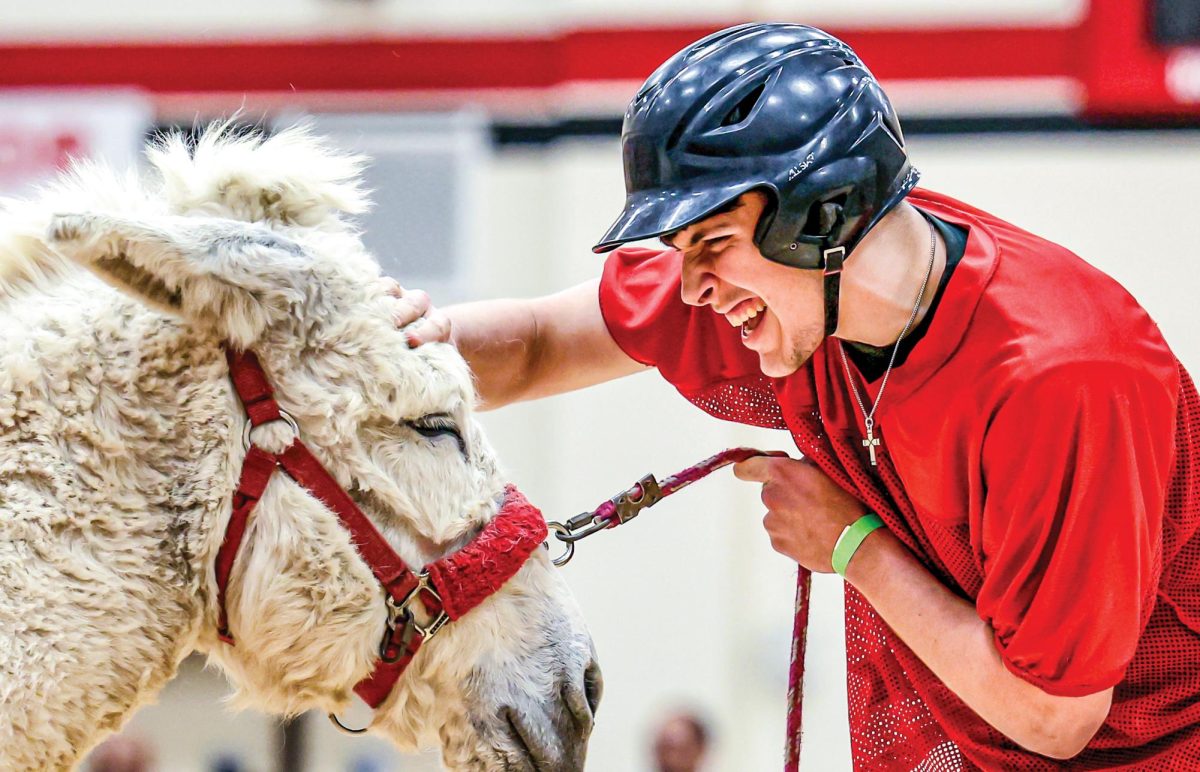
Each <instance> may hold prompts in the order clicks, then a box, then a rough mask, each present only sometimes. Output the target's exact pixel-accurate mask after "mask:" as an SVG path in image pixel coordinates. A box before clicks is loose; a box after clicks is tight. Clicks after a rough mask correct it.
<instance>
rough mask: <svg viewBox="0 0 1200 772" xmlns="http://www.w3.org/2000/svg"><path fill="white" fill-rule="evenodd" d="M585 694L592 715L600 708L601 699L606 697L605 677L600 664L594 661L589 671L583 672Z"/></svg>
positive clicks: (589, 665)
mask: <svg viewBox="0 0 1200 772" xmlns="http://www.w3.org/2000/svg"><path fill="white" fill-rule="evenodd" d="M583 693H584V695H585V696H586V697H587V704H588V708H590V709H591V711H592V715H593V716H594V715H596V709H597V708H598V707H600V698H601V697H603V696H604V676H603V675H601V674H600V663H598V662H596V660H592V661H591V662H590V663H588V666H587V670H585V671H583Z"/></svg>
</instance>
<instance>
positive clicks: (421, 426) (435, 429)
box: [408, 413, 467, 456]
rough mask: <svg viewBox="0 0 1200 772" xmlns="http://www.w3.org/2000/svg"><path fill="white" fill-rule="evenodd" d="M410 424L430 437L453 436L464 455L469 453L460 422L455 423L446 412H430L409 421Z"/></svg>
mask: <svg viewBox="0 0 1200 772" xmlns="http://www.w3.org/2000/svg"><path fill="white" fill-rule="evenodd" d="M408 425H409V427H411V428H412V430H413V431H415V432H416V433H417V434H419V435H421V436H422V437H428V438H430V439H437V438H438V437H453V438H454V441H455V442H457V443H458V449H459V451H460V452H461V453H462V454H463V455H464V456H465V455H466V454H467V443H466V442H465V441H464V440H463V437H462V432H460V431H459V430H458V424H456V423H454V419H453V418H451V417H450V416H448V415H446V414H445V413H430V414H429V415H424V416H421V417H420V418H414V419H413V420H411V421H409V422H408Z"/></svg>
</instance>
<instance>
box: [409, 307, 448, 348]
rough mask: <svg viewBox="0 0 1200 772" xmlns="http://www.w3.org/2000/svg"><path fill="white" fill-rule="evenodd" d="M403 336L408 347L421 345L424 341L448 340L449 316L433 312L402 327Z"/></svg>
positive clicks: (443, 341)
mask: <svg viewBox="0 0 1200 772" xmlns="http://www.w3.org/2000/svg"><path fill="white" fill-rule="evenodd" d="M404 337H405V339H406V340H407V341H408V346H409V348H416V347H417V346H423V345H425V344H426V343H449V342H450V317H448V316H446V315H445V314H443V313H440V312H437V311H435V312H433V314H431V315H430V316H426V317H423V318H421V319H418V320H417V321H415V322H413V323H412V324H410V325H408V326H407V327H405V328H404Z"/></svg>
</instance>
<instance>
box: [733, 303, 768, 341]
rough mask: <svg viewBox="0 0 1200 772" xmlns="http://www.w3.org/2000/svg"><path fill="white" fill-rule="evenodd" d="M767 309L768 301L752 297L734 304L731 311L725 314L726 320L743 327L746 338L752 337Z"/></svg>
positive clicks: (744, 337) (743, 335) (743, 336)
mask: <svg viewBox="0 0 1200 772" xmlns="http://www.w3.org/2000/svg"><path fill="white" fill-rule="evenodd" d="M766 310H767V304H766V303H764V302H762V301H761V300H759V299H758V298H751V299H749V300H744V301H742V302H741V303H739V304H737V305H736V306H734V307H733V308H732V309H731V310H730V312H729V313H727V314H725V320H726V321H727V322H729V324H730V325H732V326H733V327H740V328H741V330H742V339H743V340H744V339H746V338H748V337H750V334H751V333H753V332H754V330H755V329H757V328H758V325H759V324H761V323H762V320H763V317H764V316H766Z"/></svg>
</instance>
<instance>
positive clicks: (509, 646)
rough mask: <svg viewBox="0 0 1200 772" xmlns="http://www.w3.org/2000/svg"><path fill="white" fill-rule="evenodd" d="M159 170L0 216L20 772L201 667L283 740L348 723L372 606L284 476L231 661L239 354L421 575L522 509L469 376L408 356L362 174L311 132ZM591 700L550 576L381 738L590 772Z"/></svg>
mask: <svg viewBox="0 0 1200 772" xmlns="http://www.w3.org/2000/svg"><path fill="white" fill-rule="evenodd" d="M149 159H150V162H151V165H152V166H153V167H154V168H155V170H156V171H157V175H156V179H155V180H154V181H153V182H149V181H142V180H138V179H136V178H134V177H132V176H129V177H121V176H118V175H116V174H114V173H112V172H110V171H107V170H105V169H103V168H100V167H94V166H82V167H80V168H77V169H76V170H74V172H73V173H72V174H71V175H69V176H68V177H66V178H65V179H64V180H62V181H61V182H59V183H58V184H56V185H55V186H54V187H52V188H51V189H49V190H47V191H46V192H45V194H44V195H43V196H41V197H40V198H39V199H38V200H36V201H32V202H25V203H18V202H7V203H6V205H5V209H4V211H3V213H2V215H0V769H3V770H17V769H38V770H41V769H67V768H70V767H72V766H73V765H74V764H75V763H76V762H77V761H78V760H79V759H80V758H81V757H82V756H83V755H84V754H85V753H86V752H87V751H88V750H89V749H90V748H91V747H92V746H93V745H94V744H96V743H97V742H99V741H100V740H101V739H102V738H103V737H104V736H105V735H106V734H108V733H110V732H113V731H115V730H117V729H118V728H119V727H120V726H121V724H122V723H123V722H124V721H125V720H126V719H127V718H128V717H129V716H130V714H131V713H133V712H134V710H135V709H136V708H138V707H139V706H140V705H143V704H145V703H147V702H149V701H152V700H153V699H154V697H155V695H156V694H157V692H158V691H159V690H160V689H161V688H162V686H163V685H164V684H165V683H166V682H167V680H169V679H170V678H171V677H172V675H173V674H174V673H175V671H176V667H177V665H178V664H179V662H180V661H181V660H182V659H183V658H184V657H185V656H187V655H188V653H189V652H192V651H202V652H206V653H207V654H208V655H209V657H210V658H211V659H213V660H215V661H216V662H218V663H219V664H220V665H221V666H222V667H223V669H224V670H225V671H226V673H227V674H228V675H229V676H230V678H231V680H232V681H233V683H234V685H235V688H236V690H237V697H238V700H237V701H238V703H239V704H241V705H248V706H254V707H257V708H260V709H262V710H266V711H270V712H273V713H280V714H289V715H290V714H296V713H298V712H301V711H304V710H308V709H318V710H322V711H328V712H330V713H336V712H338V711H340V710H342V709H343V708H344V707H346V705H347V703H348V702H349V701H350V700H351V699H352V691H351V690H352V688H353V687H354V686H355V684H356V683H358V682H359V681H360V680H361V679H363V678H364V677H366V676H367V675H368V674H369V673H371V672H372V668H373V667H374V665H375V663H376V658H377V653H378V650H379V645H380V641H381V639H382V638H383V635H384V631H385V625H386V624H387V623H388V609H387V607H386V605H385V595H384V592H383V590H382V589H381V587H380V584H379V582H378V581H376V579H375V577H374V576H373V575H372V573H371V571H370V570H369V569H368V566H367V564H366V563H365V562H364V560H363V559H362V558H361V557H360V556H359V554H358V553H357V552H356V550H355V548H354V545H353V544H352V543H351V537H350V535H349V533H348V532H347V531H346V530H345V529H344V528H342V527H341V525H339V521H338V519H337V518H336V517H335V515H334V514H333V513H331V511H330V510H329V509H327V508H326V507H325V506H324V505H322V504H321V503H320V501H318V499H316V498H314V497H313V496H312V495H310V494H309V493H307V492H306V491H305V490H304V489H303V488H301V487H300V486H299V485H298V484H297V483H296V482H294V481H293V480H292V479H290V478H289V477H287V476H286V475H284V474H281V473H276V474H274V475H273V477H272V478H271V479H270V482H269V484H268V485H267V488H266V490H265V492H264V494H263V496H262V499H261V502H260V503H259V505H258V506H257V508H256V509H255V510H254V512H253V515H252V517H251V519H250V521H249V526H248V528H247V530H246V535H245V541H244V544H243V546H242V548H241V550H240V553H239V556H238V558H237V560H236V562H235V563H234V565H233V570H232V576H231V579H230V583H229V589H228V597H227V600H226V604H225V605H226V607H227V609H228V619H229V623H230V628H231V630H232V631H233V633H234V634H235V636H236V645H232V646H231V645H229V644H226V643H223V642H221V641H220V640H219V639H218V634H217V628H218V617H219V612H218V607H217V580H216V578H215V573H214V559H215V556H216V554H217V552H218V549H219V547H220V545H221V543H222V539H223V538H224V534H225V529H226V525H227V523H228V522H229V520H230V516H231V508H232V504H231V498H232V494H233V491H234V489H235V486H236V485H237V483H238V478H239V473H240V470H241V466H242V460H243V456H244V455H245V448H244V446H243V437H242V434H243V429H244V428H245V426H246V418H245V414H244V412H243V408H242V406H241V404H240V403H239V401H238V399H237V397H236V396H235V394H234V392H233V390H232V388H231V382H230V378H229V372H228V368H227V364H226V358H225V353H224V351H223V348H222V347H223V345H226V344H228V345H230V346H232V347H234V348H240V349H252V350H254V351H255V352H257V354H258V356H259V358H260V359H261V361H262V365H263V368H264V370H265V372H266V374H267V376H268V377H269V379H270V381H271V383H272V385H273V386H274V388H275V393H276V396H277V398H278V401H279V403H280V405H281V406H282V407H283V408H284V409H285V410H286V411H287V412H288V413H290V415H291V416H293V417H294V419H295V422H296V423H297V424H298V427H299V434H300V436H301V437H302V438H303V441H304V442H305V443H306V444H307V445H308V446H309V447H311V448H312V449H313V451H314V453H315V455H316V456H317V457H318V458H319V460H320V462H321V463H323V464H324V466H325V467H326V468H327V469H328V470H329V471H330V472H331V473H332V475H333V477H334V478H336V481H337V482H338V483H340V485H341V487H342V488H344V489H345V490H346V491H348V492H349V493H350V496H351V498H352V499H353V500H354V502H355V503H356V504H357V505H358V507H360V508H361V510H362V511H363V512H365V513H366V515H367V516H368V518H369V519H370V521H371V522H372V523H373V524H374V526H375V527H376V528H377V529H378V530H379V532H381V533H382V534H383V536H384V537H385V538H386V541H387V543H389V544H390V545H391V547H392V548H393V549H394V550H395V552H396V553H398V555H399V556H400V557H402V558H403V559H404V561H405V562H407V563H408V565H410V566H413V567H415V568H418V569H419V568H420V567H421V566H423V565H425V564H427V563H429V562H430V561H432V560H434V559H436V558H439V557H441V556H443V555H446V554H448V553H452V552H454V551H455V550H457V549H459V548H461V547H462V546H463V545H464V544H466V543H468V542H470V541H471V539H472V538H473V537H474V536H475V534H476V533H478V532H479V530H480V529H481V528H482V527H483V526H484V525H485V524H486V523H488V522H489V521H490V520H491V519H492V518H493V516H494V515H495V513H496V512H497V509H498V507H499V505H500V502H501V500H502V499H503V498H504V484H503V480H502V478H501V476H500V473H499V471H498V470H497V466H496V462H495V459H494V456H493V452H492V450H491V449H490V448H489V446H488V445H487V443H486V441H485V439H484V437H483V436H482V434H481V432H480V430H479V429H478V427H477V426H476V424H475V423H474V422H473V420H472V417H471V411H472V402H473V399H474V394H473V390H472V384H471V377H470V374H469V372H468V370H467V368H466V366H465V364H464V363H463V361H462V359H461V358H460V357H459V356H458V355H457V353H456V352H455V350H454V349H452V348H451V347H449V346H445V345H427V346H422V347H420V348H419V349H417V350H409V349H408V347H407V346H406V344H405V341H404V340H403V336H402V335H400V334H399V333H397V332H396V331H395V330H394V329H393V311H394V310H395V309H394V305H393V304H394V302H395V301H394V300H392V299H390V298H388V296H387V295H386V292H385V285H384V284H383V283H382V282H380V281H379V268H378V266H377V264H376V263H375V261H374V260H373V259H372V258H371V256H370V255H368V254H367V253H366V251H365V250H364V248H363V246H362V243H361V241H360V240H359V238H358V236H357V233H356V231H355V229H354V227H353V225H352V224H350V222H348V221H347V219H345V218H344V216H343V213H355V212H360V211H362V210H363V209H364V207H365V206H366V200H365V196H364V194H363V192H362V191H361V190H360V188H359V186H358V177H359V172H360V166H361V161H360V159H357V158H352V157H347V156H343V155H339V154H337V153H335V152H332V151H331V150H330V149H329V148H328V147H326V146H324V145H323V144H322V143H321V142H319V141H318V140H315V139H313V138H312V137H310V136H308V135H307V134H306V133H305V132H304V131H303V130H289V131H286V132H283V133H280V134H278V135H276V136H274V137H272V138H270V139H265V140H264V139H262V138H261V137H249V138H242V139H237V138H233V137H231V136H229V135H228V134H227V133H223V132H221V131H219V130H218V131H210V132H208V133H206V134H205V135H204V136H203V137H202V138H201V139H200V141H199V143H198V145H197V146H196V147H195V149H194V150H193V151H192V152H190V153H189V151H188V149H187V147H186V146H185V143H184V142H183V140H181V139H178V138H176V139H171V140H168V141H166V142H164V143H161V144H160V145H158V146H156V147H154V148H152V149H151V150H150V151H149ZM397 215H398V216H402V213H397ZM76 266H83V267H85V268H87V269H90V271H81V270H78V269H77V268H76ZM97 277H98V278H97ZM98 279H99V280H98ZM100 280H103V281H100ZM292 439H293V431H292V429H291V428H290V427H288V426H286V425H285V424H284V423H283V422H281V421H275V422H272V423H269V424H266V425H263V426H259V427H256V428H255V429H254V431H253V441H254V443H255V444H256V445H258V446H260V447H264V448H267V449H268V450H270V451H272V452H277V451H281V450H282V449H283V448H284V447H286V446H287V445H288V444H289V443H290V442H291V441H292ZM599 690H600V687H599V674H598V670H597V668H596V665H595V662H594V653H593V648H592V644H591V640H590V638H589V635H588V633H587V631H586V628H585V627H584V624H583V622H582V620H581V618H580V615H579V613H578V609H577V607H576V606H575V604H574V601H573V599H572V598H571V596H570V594H569V592H568V590H567V588H566V587H565V585H564V584H563V582H562V580H561V579H560V578H559V577H558V576H557V574H556V573H555V570H554V569H553V568H552V567H551V565H550V563H549V561H548V559H547V556H546V551H545V550H542V549H537V550H536V551H535V553H534V554H533V556H532V557H531V558H530V559H529V560H528V561H527V562H526V563H525V565H524V566H523V567H522V568H521V569H520V571H519V573H517V574H516V576H515V577H514V578H513V579H512V580H511V581H509V582H508V583H507V584H506V585H504V587H503V588H502V589H501V590H500V591H499V592H498V593H496V594H494V595H492V596H491V597H490V598H488V599H487V600H486V601H484V602H483V603H482V604H481V605H479V606H478V607H476V608H475V609H474V610H473V611H471V612H470V613H468V614H466V615H465V616H464V617H463V618H462V619H460V620H458V621H455V622H452V623H450V624H449V625H447V626H446V627H445V629H443V630H442V631H441V632H440V633H439V634H438V635H437V637H436V638H434V639H431V640H430V641H429V643H428V644H427V645H425V646H423V647H422V648H421V650H420V651H419V652H418V653H417V655H416V658H415V660H414V661H413V662H412V665H411V667H410V668H409V669H408V670H407V672H406V673H404V675H403V676H402V677H401V678H400V680H399V682H398V684H397V685H396V686H395V688H393V689H392V690H391V692H390V696H388V698H387V699H386V701H385V702H384V703H383V705H381V706H380V708H379V710H378V711H377V712H376V713H375V717H374V720H373V723H372V725H371V728H372V731H376V732H379V733H381V734H383V735H385V736H387V737H389V738H390V739H392V740H393V741H394V742H395V743H396V744H397V745H398V746H400V747H401V748H405V749H408V748H414V747H418V746H427V745H432V744H437V743H440V745H441V748H442V753H443V758H444V760H445V762H446V764H447V765H448V766H450V767H451V768H455V769H506V770H508V769H520V770H524V769H536V770H576V769H580V768H582V765H583V758H584V749H585V745H586V741H587V737H588V735H589V733H590V731H591V728H592V722H593V713H594V710H595V707H596V703H597V701H598V699H599Z"/></svg>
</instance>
